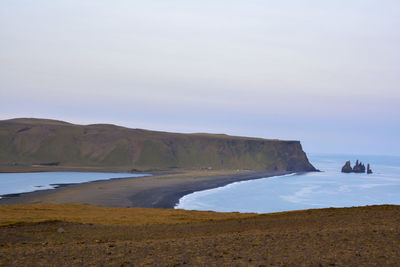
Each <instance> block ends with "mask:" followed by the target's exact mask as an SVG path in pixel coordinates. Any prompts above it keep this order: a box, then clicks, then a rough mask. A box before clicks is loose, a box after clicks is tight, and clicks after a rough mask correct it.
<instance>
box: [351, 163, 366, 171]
mask: <svg viewBox="0 0 400 267" xmlns="http://www.w3.org/2000/svg"><path fill="white" fill-rule="evenodd" d="M353 172H355V173H365V165H364V164H362V162H361V161H360V162H358V160H357V161H356V165H354V167H353Z"/></svg>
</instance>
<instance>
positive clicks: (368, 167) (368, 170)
mask: <svg viewBox="0 0 400 267" xmlns="http://www.w3.org/2000/svg"><path fill="white" fill-rule="evenodd" d="M367 173H368V174H371V173H372V170H371V168H370V166H369V163H368V164H367Z"/></svg>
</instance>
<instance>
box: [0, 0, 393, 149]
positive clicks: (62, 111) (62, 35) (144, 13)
mask: <svg viewBox="0 0 400 267" xmlns="http://www.w3.org/2000/svg"><path fill="white" fill-rule="evenodd" d="M399 14H400V1H397V0H336V1H320V0H308V1H306V0H270V1H268V0H264V1H262V0H246V1H242V0H241V1H239V0H203V1H187V0H186V1H185V0H142V1H137V0H114V1H104V0H85V1H81V0H47V1H44V0H34V1H33V0H29V1H28V0H2V1H1V2H0V119H10V118H17V117H38V118H49V119H59V120H65V121H69V122H72V123H78V124H92V123H112V124H117V125H123V126H127V127H132V128H144V129H151V130H162V131H172V132H185V133H192V132H210V133H226V134H230V135H240V136H254V137H262V138H272V139H284V140H300V141H301V143H302V145H303V148H304V150H305V151H306V152H307V153H339V154H341V153H343V154H367V155H368V154H370V155H374V154H375V155H378V154H380V155H400V142H399V136H400V87H399V84H400V53H399V47H400V30H399V29H400V16H399Z"/></svg>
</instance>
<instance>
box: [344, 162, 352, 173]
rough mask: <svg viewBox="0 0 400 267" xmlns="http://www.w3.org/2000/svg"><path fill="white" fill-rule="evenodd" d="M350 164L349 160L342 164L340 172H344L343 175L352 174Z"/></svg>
mask: <svg viewBox="0 0 400 267" xmlns="http://www.w3.org/2000/svg"><path fill="white" fill-rule="evenodd" d="M350 164H351V163H350V160H349V161H346V164H344V166H343V167H342V172H344V173H350V172H353V168H352V167H351V165H350Z"/></svg>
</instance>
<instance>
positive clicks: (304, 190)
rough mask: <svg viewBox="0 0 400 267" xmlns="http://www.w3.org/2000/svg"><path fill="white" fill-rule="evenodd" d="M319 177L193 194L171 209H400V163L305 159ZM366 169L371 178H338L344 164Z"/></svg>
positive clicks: (290, 178) (385, 158)
mask: <svg viewBox="0 0 400 267" xmlns="http://www.w3.org/2000/svg"><path fill="white" fill-rule="evenodd" d="M309 159H310V162H311V163H312V164H313V165H314V166H315V167H316V168H317V169H319V170H321V172H312V173H304V174H290V175H286V176H277V177H270V178H262V179H258V180H251V181H243V182H237V183H233V184H229V185H227V186H224V187H220V188H215V189H210V190H205V191H199V192H194V193H192V194H189V195H186V196H184V197H183V198H181V199H180V201H179V203H178V204H177V205H176V207H175V208H177V209H187V210H212V211H220V212H232V211H238V212H256V213H267V212H279V211H290V210H300V209H314V208H328V207H352V206H365V205H375V204H400V157H393V156H352V155H310V156H309ZM356 159H359V160H361V161H362V162H363V163H364V164H365V165H366V164H367V163H370V164H371V169H372V171H373V172H374V173H373V174H369V175H368V174H356V173H349V174H345V173H341V167H342V166H343V165H344V163H345V162H346V161H347V160H351V164H352V166H353V165H354V163H355V161H356Z"/></svg>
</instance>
